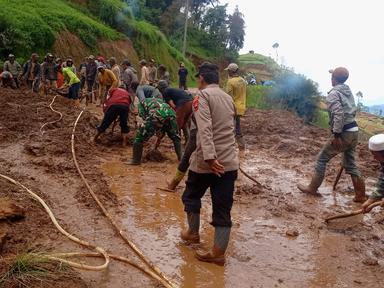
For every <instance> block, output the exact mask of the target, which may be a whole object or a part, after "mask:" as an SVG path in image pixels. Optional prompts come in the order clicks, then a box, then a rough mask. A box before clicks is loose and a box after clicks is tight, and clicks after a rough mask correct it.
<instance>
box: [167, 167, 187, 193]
mask: <svg viewBox="0 0 384 288" xmlns="http://www.w3.org/2000/svg"><path fill="white" fill-rule="evenodd" d="M184 176H185V172H181V171H180V170H179V169H177V170H176V175H175V176H174V177H173V179H172V180H171V181H167V184H168V189H169V190H176V187H177V185H179V183H180V182H181V180H183V178H184Z"/></svg>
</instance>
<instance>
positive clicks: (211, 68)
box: [195, 62, 219, 78]
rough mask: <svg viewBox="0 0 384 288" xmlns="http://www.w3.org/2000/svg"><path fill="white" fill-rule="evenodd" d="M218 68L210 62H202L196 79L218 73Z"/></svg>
mask: <svg viewBox="0 0 384 288" xmlns="http://www.w3.org/2000/svg"><path fill="white" fill-rule="evenodd" d="M218 72H219V67H218V66H217V65H216V64H212V63H210V62H204V63H203V64H201V65H200V66H199V68H198V72H197V74H196V75H195V77H196V78H198V77H199V76H200V75H203V76H204V74H209V73H218Z"/></svg>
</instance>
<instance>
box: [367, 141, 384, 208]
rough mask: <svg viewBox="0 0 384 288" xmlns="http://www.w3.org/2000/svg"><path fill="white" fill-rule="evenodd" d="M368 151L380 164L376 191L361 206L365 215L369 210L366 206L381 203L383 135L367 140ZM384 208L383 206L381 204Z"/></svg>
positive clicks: (383, 178)
mask: <svg viewBox="0 0 384 288" xmlns="http://www.w3.org/2000/svg"><path fill="white" fill-rule="evenodd" d="M368 146H369V150H370V151H371V153H372V155H373V157H374V158H375V160H377V161H379V162H380V164H381V172H380V176H379V180H378V181H377V185H376V190H375V191H373V193H372V194H371V195H370V196H369V199H368V200H367V201H365V203H364V204H363V209H364V212H365V213H368V212H369V211H370V209H368V206H370V205H371V204H373V203H375V202H378V201H381V200H383V198H384V134H378V135H375V136H373V137H371V138H370V139H369V144H368ZM383 207H384V204H383Z"/></svg>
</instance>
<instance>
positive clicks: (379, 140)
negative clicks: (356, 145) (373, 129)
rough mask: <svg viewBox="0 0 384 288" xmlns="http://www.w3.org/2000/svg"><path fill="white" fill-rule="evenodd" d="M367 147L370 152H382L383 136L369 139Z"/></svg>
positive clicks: (378, 135) (383, 146)
mask: <svg viewBox="0 0 384 288" xmlns="http://www.w3.org/2000/svg"><path fill="white" fill-rule="evenodd" d="M368 147H369V150H371V151H376V152H377V151H384V134H377V135H375V136H372V137H371V138H370V139H369V142H368Z"/></svg>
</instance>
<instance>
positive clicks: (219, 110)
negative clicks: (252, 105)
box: [95, 62, 247, 265]
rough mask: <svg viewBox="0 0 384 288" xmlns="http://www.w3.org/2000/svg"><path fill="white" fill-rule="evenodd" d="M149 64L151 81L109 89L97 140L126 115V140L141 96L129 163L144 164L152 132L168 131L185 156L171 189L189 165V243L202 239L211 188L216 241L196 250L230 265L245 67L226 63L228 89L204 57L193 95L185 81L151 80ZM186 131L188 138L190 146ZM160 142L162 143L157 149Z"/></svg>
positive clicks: (123, 124) (186, 234) (186, 203)
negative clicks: (202, 214) (177, 83)
mask: <svg viewBox="0 0 384 288" xmlns="http://www.w3.org/2000/svg"><path fill="white" fill-rule="evenodd" d="M145 64H146V63H145V62H141V65H142V67H141V69H142V81H144V80H145V81H147V82H142V81H139V83H137V82H136V83H133V85H132V86H131V89H130V90H127V89H124V88H112V89H110V90H109V95H108V97H107V100H106V102H105V104H104V107H105V116H104V118H103V120H102V123H101V125H100V126H99V127H98V132H97V134H96V136H95V141H98V139H99V137H100V136H101V135H102V134H103V133H104V132H105V131H106V129H107V128H108V127H109V126H110V125H112V123H113V122H114V121H116V119H120V120H119V121H120V126H121V131H122V135H123V143H124V144H126V143H127V133H128V132H129V128H128V125H127V119H128V113H129V112H130V109H129V107H130V105H131V104H132V101H134V100H136V101H138V116H137V117H136V122H137V131H136V134H135V138H134V143H133V153H132V160H131V161H130V162H129V163H128V164H130V165H140V164H141V158H142V154H143V146H144V144H145V142H146V141H147V140H148V139H150V138H151V137H152V136H154V135H156V136H157V137H158V141H159V140H161V139H162V137H163V136H164V135H165V134H167V135H168V137H169V138H170V139H171V140H172V141H173V144H174V148H175V152H176V155H177V158H178V160H179V166H178V168H177V171H176V175H175V176H174V178H173V179H171V180H170V181H169V182H168V183H167V184H168V189H169V190H172V191H175V189H176V187H177V186H178V184H179V183H180V181H181V180H182V179H183V177H184V176H185V174H186V172H187V171H188V169H189V173H188V179H187V181H186V189H185V191H184V193H183V197H182V201H183V203H184V207H185V212H186V216H187V217H186V218H187V222H188V229H187V230H185V231H183V232H182V233H181V238H182V239H183V240H184V241H185V242H187V243H197V242H199V241H200V236H199V225H200V224H199V223H200V209H201V198H202V197H203V196H204V194H205V192H206V191H207V190H208V188H210V191H211V199H212V203H213V214H212V225H213V226H214V227H215V236H214V245H213V246H212V249H210V250H209V251H196V257H197V258H198V259H199V260H201V261H206V262H213V263H216V264H219V265H224V263H225V256H224V255H225V251H226V249H227V246H228V242H229V236H230V231H231V226H232V221H231V208H232V204H233V193H234V184H235V181H236V179H237V170H238V168H239V160H238V152H237V151H238V149H237V147H238V145H239V146H240V147H244V141H243V138H242V134H241V123H240V119H241V116H243V115H244V113H245V105H246V86H247V83H246V81H245V80H244V79H243V78H242V77H240V75H239V67H238V66H237V65H236V64H235V63H232V64H230V65H229V66H228V68H227V69H226V70H227V72H228V76H229V79H228V83H227V87H226V92H225V91H224V90H222V89H221V88H220V87H219V80H220V77H219V75H220V73H219V69H218V66H217V65H215V64H212V63H209V62H204V63H203V64H201V65H200V66H199V67H198V73H197V74H196V75H195V77H196V78H197V83H198V89H199V91H198V92H197V95H192V93H190V92H189V91H187V90H184V89H185V88H186V87H185V86H183V85H180V88H172V87H170V85H169V81H167V80H164V79H163V80H160V81H158V82H157V83H156V85H151V84H153V83H151V82H150V79H151V78H147V76H148V75H150V74H151V73H150V72H151V70H150V69H151V65H149V67H147V66H146V65H145ZM181 68H183V67H181ZM146 74H147V76H145V75H146ZM143 78H144V80H143ZM181 84H183V83H181ZM131 93H133V95H134V99H132V97H131V96H132V95H131ZM181 131H183V132H184V133H183V134H184V135H185V136H186V138H187V141H186V146H185V149H184V151H182V150H183V149H182V144H181V137H180V135H181V133H180V132H181ZM236 142H237V143H238V145H237V144H236ZM157 146H158V143H156V145H155V149H156V147H157Z"/></svg>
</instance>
